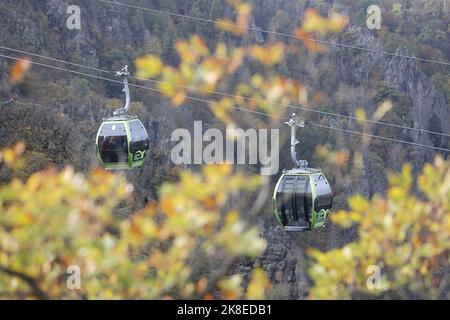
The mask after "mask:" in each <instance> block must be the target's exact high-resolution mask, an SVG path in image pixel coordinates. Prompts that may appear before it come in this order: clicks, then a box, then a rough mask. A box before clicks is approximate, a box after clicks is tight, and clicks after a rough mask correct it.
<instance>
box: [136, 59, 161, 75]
mask: <svg viewBox="0 0 450 320" xmlns="http://www.w3.org/2000/svg"><path fill="white" fill-rule="evenodd" d="M136 68H137V76H138V77H139V78H144V79H148V78H154V77H156V76H158V75H160V74H161V71H162V69H163V64H162V62H161V60H160V59H159V57H157V56H154V55H147V56H145V57H141V58H138V59H136Z"/></svg>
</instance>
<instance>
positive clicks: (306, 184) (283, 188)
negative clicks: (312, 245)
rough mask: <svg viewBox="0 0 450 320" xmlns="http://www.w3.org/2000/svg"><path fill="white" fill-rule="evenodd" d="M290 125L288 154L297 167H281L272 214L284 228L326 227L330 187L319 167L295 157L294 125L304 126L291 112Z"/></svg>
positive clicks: (331, 203)
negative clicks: (316, 167)
mask: <svg viewBox="0 0 450 320" xmlns="http://www.w3.org/2000/svg"><path fill="white" fill-rule="evenodd" d="M286 124H288V125H289V126H290V127H291V157H292V161H293V162H294V163H295V165H296V167H297V168H294V169H291V170H284V171H283V174H282V175H281V177H280V179H279V180H278V182H277V184H276V187H275V191H274V193H273V203H274V207H275V217H276V218H277V220H278V222H279V224H280V225H282V226H283V227H284V229H285V230H286V231H297V232H302V231H310V230H313V229H317V228H322V227H325V226H326V223H327V220H328V216H329V215H330V212H331V208H332V205H333V193H332V191H331V186H330V184H329V182H328V180H327V178H326V177H325V175H324V174H323V172H322V170H320V169H313V168H308V162H307V161H306V160H297V155H296V151H295V145H296V144H298V141H297V139H296V127H297V126H298V127H304V125H305V123H304V122H302V121H299V120H298V119H297V118H296V116H295V114H293V115H292V117H291V118H290V119H289V122H286Z"/></svg>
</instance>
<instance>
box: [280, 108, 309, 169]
mask: <svg viewBox="0 0 450 320" xmlns="http://www.w3.org/2000/svg"><path fill="white" fill-rule="evenodd" d="M285 124H287V125H288V126H289V127H291V159H292V162H294V164H295V166H296V167H298V168H300V169H306V168H307V167H308V161H306V160H298V159H297V151H296V150H295V146H296V145H297V144H299V143H300V142H299V141H298V140H297V137H296V135H297V127H300V128H304V127H305V121H304V120H300V119H299V118H297V115H296V114H295V113H293V114H292V116H291V117H290V118H289V121H287V122H285Z"/></svg>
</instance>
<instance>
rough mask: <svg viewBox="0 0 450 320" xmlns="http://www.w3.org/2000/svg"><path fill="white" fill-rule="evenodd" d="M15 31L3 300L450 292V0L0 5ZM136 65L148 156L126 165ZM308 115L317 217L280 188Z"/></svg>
mask: <svg viewBox="0 0 450 320" xmlns="http://www.w3.org/2000/svg"><path fill="white" fill-rule="evenodd" d="M374 5H375V7H373V6H374ZM369 8H372V9H373V8H375V9H373V10H374V11H371V10H369ZM377 14H379V17H378V16H377ZM378 18H379V21H378V22H379V27H377V26H376V27H374V28H372V27H371V24H370V23H371V22H374V21H376V19H378ZM374 19H375V20H374ZM370 21H371V22H370ZM0 26H1V28H0V109H1V111H2V115H1V117H0V138H1V139H0V141H1V143H0V299H39V300H47V299H51V300H53V299H93V300H97V299H158V300H159V299H207V300H209V299H219V300H221V299H250V300H253V299H275V300H303V299H314V300H315V299H444V300H447V299H449V298H450V292H449V289H450V159H449V153H450V121H449V120H450V108H449V101H450V62H449V61H450V41H449V40H450V37H449V34H450V3H448V2H447V1H441V0H424V1H419V0H383V1H376V0H319V1H311V0H272V1H271V0H227V1H224V0H222V1H221V0H111V1H106V0H45V1H33V0H1V1H0ZM124 66H128V68H126V69H123V67H124ZM120 70H122V72H124V70H126V71H128V72H129V74H127V76H124V74H119V75H117V74H116V71H120ZM124 79H127V81H129V90H130V96H131V104H130V106H129V112H128V113H129V115H130V118H126V119H127V120H120V121H122V122H121V123H128V122H133V121H136V120H135V119H139V123H140V124H141V125H142V127H143V128H145V131H146V132H145V137H147V136H148V142H147V143H148V145H147V146H146V148H147V149H146V150H145V152H144V153H142V157H144V158H146V159H145V161H140V160H141V158H139V159H137V158H135V159H133V160H128V159H127V160H126V161H128V165H130V166H131V165H132V164H135V167H134V168H132V169H130V170H109V169H111V167H112V166H109V167H108V166H107V165H106V164H105V162H104V161H118V160H111V159H112V158H110V157H109V155H107V156H106V157H103V156H102V154H101V151H99V150H102V148H103V146H104V145H105V143H106V142H102V143H99V141H100V140H98V137H99V135H100V134H101V132H102V130H101V128H107V127H103V125H104V124H105V122H107V121H108V120H107V119H111V118H110V117H112V116H113V113H114V112H115V111H116V114H115V116H118V117H121V116H124V114H122V113H121V112H122V111H120V109H119V108H122V107H123V106H124V103H125V97H126V95H125V94H124V92H123V91H122V89H123V87H124V83H123V80H124ZM125 91H126V90H125ZM117 110H119V111H117ZM117 112H119V113H117ZM293 113H295V114H296V117H295V118H293V117H292V114H293ZM124 117H125V116H124ZM126 117H128V115H127V116H126ZM130 119H131V120H130ZM289 119H291V120H292V119H295V121H294V122H292V123H291V127H289V125H288V124H289ZM110 121H112V120H110ZM116 122H117V118H116ZM286 122H287V123H286ZM102 124H103V125H102ZM117 124H119V122H117ZM198 124H201V125H200V126H198ZM101 126H102V127H101ZM115 126H116V124H113V125H112V127H111V128H112V129H111V130H113V131H114V130H116V129H115V128H116V127H115ZM293 127H295V128H296V139H297V140H298V144H297V145H296V146H295V150H296V152H297V156H298V158H301V159H304V160H305V161H307V162H308V163H309V166H310V167H312V168H318V169H316V170H318V171H317V172H320V173H321V174H322V175H323V177H326V179H325V180H327V183H329V185H330V187H331V190H332V195H330V201H331V199H332V207H331V212H330V213H327V215H326V219H327V221H326V225H325V224H324V226H323V227H322V226H320V228H317V229H313V230H310V231H306V232H289V231H287V229H286V228H284V226H283V221H284V220H283V219H282V218H283V217H281V218H280V215H279V214H277V215H276V214H274V211H277V203H278V202H277V201H278V199H276V201H275V202H274V201H273V199H272V195H273V194H274V190H275V191H276V190H278V189H277V187H279V186H280V184H277V182H278V181H279V179H280V177H281V176H282V174H283V172H284V173H286V172H287V171H283V170H284V169H286V170H289V169H292V168H294V167H296V166H297V167H299V168H300V170H303V169H304V167H303V165H304V164H305V163H306V162H299V163H293V159H291V158H292V157H291V144H292V141H291V130H292V128H293ZM99 128H100V130H99ZM124 128H125V127H124ZM104 130H107V129H104ZM108 130H109V129H108ZM124 130H125V129H124ZM127 130H128V133H127V134H128V137H131V135H132V134H133V132H132V130H130V129H129V128H128V129H127ZM125 131H126V130H125ZM130 132H131V133H130ZM142 132H143V131H142ZM127 134H125V137H126V136H127ZM183 137H184V138H186V137H187V138H189V140H188V141H189V143H188V145H187V146H183V144H180V141H181V139H182V138H183ZM197 138H199V139H200V140H196V139H197ZM142 140H145V139H144V138H142ZM222 140H223V143H222ZM265 140H268V141H265ZM105 141H106V139H105ZM186 141H187V140H186ZM198 141H200V144H201V145H200V146H199V145H198ZM230 141H231V142H230ZM107 142H108V143H110V141H109V140H108V141H107ZM266 142H267V144H265V143H266ZM294 144H295V141H294ZM263 145H264V147H265V149H263V150H260V149H261V148H262V146H263ZM230 146H231V147H230ZM141 147H142V146H141ZM235 147H236V153H232V152H229V151H230V150H231V149H232V150H233V151H234V150H235ZM128 148H132V144H131V142H130V144H129V147H128ZM226 148H231V149H226ZM130 150H131V149H130ZM142 150H143V149H142ZM255 150H256V151H255ZM222 151H223V152H222ZM239 151H241V153H239ZM126 152H127V154H129V155H131V151H129V152H128V151H126ZM258 152H259V153H258ZM256 153H258V154H256ZM205 154H207V155H208V157H206V156H205ZM174 155H176V156H179V158H177V159H175V160H174V157H175V156H174ZM126 156H127V155H125V157H126ZM205 159H206V161H205ZM207 159H209V160H207ZM277 160H278V161H277ZM274 161H276V164H277V166H274ZM128 165H127V164H126V165H125V166H128ZM269 167H270V168H275V171H274V172H268V170H266V171H264V169H265V168H266V169H267V168H269ZM263 172H266V173H268V174H262V173H263ZM311 172H316V171H311ZM310 177H311V179H313V174H312V173H310ZM280 180H281V179H280ZM297 181H299V180H297ZM312 181H313V180H312ZM311 183H313V182H311ZM283 187H284V184H283ZM316 187H317V180H316ZM275 194H277V192H275ZM312 197H317V195H315V192H314V193H313V195H312ZM305 199H306V198H305ZM306 207H307V204H305V208H306ZM315 207H316V204H314V208H315ZM284 210H285V209H284V204H283V209H281V210H280V212H284ZM303 210H305V211H306V209H303ZM317 211H318V210H317ZM277 212H278V211H277ZM318 214H320V213H318ZM328 214H329V217H328ZM294 218H295V215H294ZM318 219H319V218H318ZM317 225H319V224H317Z"/></svg>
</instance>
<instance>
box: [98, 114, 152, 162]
mask: <svg viewBox="0 0 450 320" xmlns="http://www.w3.org/2000/svg"><path fill="white" fill-rule="evenodd" d="M148 149H149V139H148V134H147V131H146V130H145V127H144V126H143V124H142V122H141V121H139V119H137V118H136V117H133V116H128V115H123V116H116V117H111V118H108V119H105V120H104V121H103V123H102V125H101V127H100V129H99V131H98V134H97V155H98V158H99V160H100V163H101V164H102V166H103V167H104V168H105V169H133V168H138V167H141V166H143V165H144V162H145V159H146V157H147V153H148Z"/></svg>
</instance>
